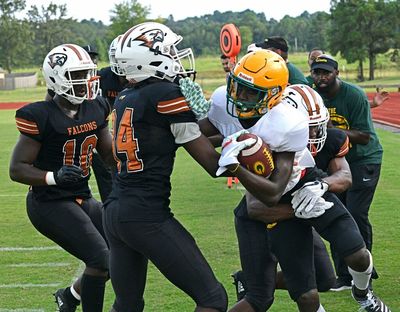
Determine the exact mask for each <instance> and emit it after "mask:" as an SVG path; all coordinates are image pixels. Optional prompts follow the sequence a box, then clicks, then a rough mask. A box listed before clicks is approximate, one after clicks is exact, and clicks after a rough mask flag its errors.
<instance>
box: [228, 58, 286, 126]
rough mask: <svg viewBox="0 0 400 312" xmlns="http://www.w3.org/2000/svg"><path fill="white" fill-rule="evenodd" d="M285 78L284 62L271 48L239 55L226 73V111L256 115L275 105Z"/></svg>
mask: <svg viewBox="0 0 400 312" xmlns="http://www.w3.org/2000/svg"><path fill="white" fill-rule="evenodd" d="M288 79H289V72H288V69H287V66H286V62H285V61H284V60H283V58H282V57H281V56H280V55H278V54H277V53H275V52H272V51H269V50H257V51H254V52H251V53H248V54H246V55H245V56H243V57H242V58H241V59H240V61H239V62H238V63H237V64H236V66H235V68H234V69H233V71H232V72H231V73H230V74H229V78H228V88H227V110H228V113H229V114H230V115H232V116H234V117H237V118H239V119H248V118H257V117H261V116H262V115H264V114H265V113H266V112H267V111H268V109H271V108H272V107H274V106H275V105H277V104H278V103H279V102H280V100H281V97H282V93H283V91H284V90H285V88H286V86H287V84H288Z"/></svg>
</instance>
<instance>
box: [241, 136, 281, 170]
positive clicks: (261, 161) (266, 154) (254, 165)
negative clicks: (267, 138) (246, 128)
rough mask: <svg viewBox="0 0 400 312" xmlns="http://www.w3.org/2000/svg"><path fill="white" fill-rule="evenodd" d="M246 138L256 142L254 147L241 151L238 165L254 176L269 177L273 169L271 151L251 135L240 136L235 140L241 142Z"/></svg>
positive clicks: (261, 141)
mask: <svg viewBox="0 0 400 312" xmlns="http://www.w3.org/2000/svg"><path fill="white" fill-rule="evenodd" d="M248 138H254V139H256V140H257V141H256V143H255V144H254V145H252V146H250V147H247V148H245V149H243V150H242V151H241V152H240V153H239V156H238V160H239V162H240V164H241V165H242V166H243V167H245V168H247V170H249V171H251V172H253V173H255V174H258V175H261V176H263V177H269V176H270V175H271V173H272V171H273V170H274V167H275V166H274V159H273V158H272V151H271V149H270V148H269V146H268V144H267V143H265V142H264V141H263V140H262V139H261V138H260V137H259V136H257V135H255V134H252V133H245V134H242V135H241V136H239V137H238V138H237V140H238V141H243V140H246V139H248Z"/></svg>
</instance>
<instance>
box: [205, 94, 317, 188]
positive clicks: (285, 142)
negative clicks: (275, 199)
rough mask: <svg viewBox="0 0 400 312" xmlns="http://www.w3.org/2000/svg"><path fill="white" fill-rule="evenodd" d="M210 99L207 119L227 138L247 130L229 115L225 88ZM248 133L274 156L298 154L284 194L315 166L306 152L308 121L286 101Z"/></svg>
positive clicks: (268, 113)
mask: <svg viewBox="0 0 400 312" xmlns="http://www.w3.org/2000/svg"><path fill="white" fill-rule="evenodd" d="M211 99H212V101H213V103H212V105H211V108H210V111H209V112H208V119H209V120H210V122H211V123H212V124H213V125H214V126H215V127H216V128H217V129H218V131H219V132H220V133H221V134H222V135H223V136H224V137H226V136H228V135H230V134H232V133H235V132H237V131H239V130H242V129H244V128H243V126H242V125H241V124H240V122H239V119H238V118H235V117H233V116H231V115H229V114H228V112H227V108H226V86H221V87H219V88H218V89H216V90H215V91H214V93H213V94H212V96H211ZM246 130H247V131H249V132H250V133H253V134H256V135H258V136H259V137H261V138H262V139H263V140H264V142H265V143H267V144H268V145H269V147H270V148H271V150H272V151H274V152H295V153H296V154H295V158H294V165H293V171H292V175H291V177H290V179H289V183H288V185H287V187H286V189H285V192H284V193H286V192H288V191H290V190H291V189H292V188H293V187H294V186H295V185H296V184H297V182H299V180H300V177H301V171H302V170H303V169H305V168H309V167H314V166H315V162H314V158H313V157H312V155H311V153H310V152H309V150H308V148H307V145H308V136H309V131H308V118H307V116H305V115H304V114H303V113H302V112H300V111H299V110H297V109H296V108H294V107H293V106H292V105H291V104H290V103H288V102H286V101H285V100H283V101H282V102H280V103H279V104H278V105H276V106H274V107H273V108H272V109H271V110H269V111H268V112H267V113H266V114H265V115H263V116H262V117H261V118H260V119H259V120H258V121H257V123H256V124H255V125H253V126H252V127H250V128H248V129H246Z"/></svg>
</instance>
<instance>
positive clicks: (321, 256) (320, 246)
mask: <svg viewBox="0 0 400 312" xmlns="http://www.w3.org/2000/svg"><path fill="white" fill-rule="evenodd" d="M313 243H314V266H315V278H316V280H317V288H318V292H325V291H328V290H329V289H330V288H331V287H332V286H333V285H334V283H335V281H336V275H335V269H334V268H333V265H332V261H331V258H330V256H329V253H328V250H327V249H326V246H325V244H324V242H323V240H322V239H321V237H320V236H319V234H318V233H317V232H316V231H315V230H314V229H313Z"/></svg>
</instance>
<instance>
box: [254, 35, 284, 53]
mask: <svg viewBox="0 0 400 312" xmlns="http://www.w3.org/2000/svg"><path fill="white" fill-rule="evenodd" d="M256 47H259V48H261V49H269V48H275V49H279V50H282V51H283V52H287V51H289V47H288V44H287V41H286V40H285V39H284V38H282V37H275V36H274V37H269V38H267V39H265V40H264V41H263V42H258V43H256Z"/></svg>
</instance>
